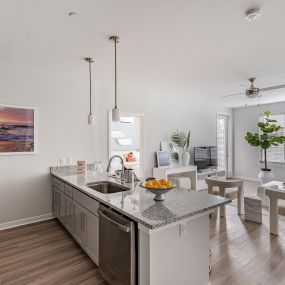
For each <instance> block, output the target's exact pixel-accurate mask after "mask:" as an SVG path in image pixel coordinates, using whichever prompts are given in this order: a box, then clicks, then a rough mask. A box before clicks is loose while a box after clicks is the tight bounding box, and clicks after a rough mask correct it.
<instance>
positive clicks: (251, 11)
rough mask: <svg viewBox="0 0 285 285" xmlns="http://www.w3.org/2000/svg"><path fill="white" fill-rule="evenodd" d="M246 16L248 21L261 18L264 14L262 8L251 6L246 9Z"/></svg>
mask: <svg viewBox="0 0 285 285" xmlns="http://www.w3.org/2000/svg"><path fill="white" fill-rule="evenodd" d="M244 14H245V18H246V20H247V21H248V22H253V21H255V20H256V19H258V18H260V17H261V15H262V10H261V9H260V8H258V7H251V8H248V9H247V10H246V11H245V13H244Z"/></svg>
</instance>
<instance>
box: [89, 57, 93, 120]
mask: <svg viewBox="0 0 285 285" xmlns="http://www.w3.org/2000/svg"><path fill="white" fill-rule="evenodd" d="M89 87H90V94H89V96H90V98H89V99H90V115H91V114H92V107H91V106H92V84H91V59H89Z"/></svg>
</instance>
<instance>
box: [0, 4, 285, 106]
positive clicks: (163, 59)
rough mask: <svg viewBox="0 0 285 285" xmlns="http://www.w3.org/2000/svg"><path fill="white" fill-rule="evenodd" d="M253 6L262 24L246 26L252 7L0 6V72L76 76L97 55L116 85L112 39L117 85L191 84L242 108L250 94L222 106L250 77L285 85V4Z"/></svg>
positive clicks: (100, 75)
mask: <svg viewBox="0 0 285 285" xmlns="http://www.w3.org/2000/svg"><path fill="white" fill-rule="evenodd" d="M254 2H255V3H258V5H260V6H261V7H262V9H263V16H262V17H261V18H260V19H258V20H256V21H255V22H252V23H249V22H247V21H246V20H245V18H244V11H245V10H246V8H248V7H249V6H250V5H251V3H252V1H246V0H239V1H236V0H216V1H213V0H200V1H197V0H175V1H173V0H155V1H153V0H144V1H137V0H77V1H75V0H60V1H59V0H45V1H44V0H21V1H20V0H1V2H0V34H1V37H0V60H1V65H2V67H3V66H5V67H6V68H9V67H10V68H11V69H13V68H15V67H17V68H21V67H23V68H25V70H29V69H32V68H33V69H34V68H37V69H39V70H42V71H43V72H45V73H46V74H49V73H55V74H56V73H60V72H65V73H66V74H67V75H66V76H69V77H71V78H72V77H73V76H77V74H78V72H79V71H81V70H83V69H84V70H85V69H86V65H84V62H83V61H82V58H84V57H86V56H92V57H94V58H95V64H96V81H97V82H109V81H110V82H111V81H112V80H113V74H112V72H111V73H110V70H112V68H113V45H112V43H111V42H110V41H109V40H108V37H109V36H110V35H113V34H117V35H119V36H120V37H121V42H120V44H119V64H120V65H119V68H120V69H119V72H120V73H119V79H120V80H121V81H120V82H125V83H128V82H132V84H145V85H146V86H149V87H151V86H155V85H159V84H163V85H165V86H167V85H169V86H184V87H185V88H189V90H196V91H197V90H199V92H201V93H203V94H206V95H207V96H210V97H214V98H216V100H219V101H220V102H221V104H223V105H225V106H228V107H238V106H243V105H244V104H245V98H244V97H243V96H240V97H237V98H235V99H234V100H233V99H232V98H231V99H229V100H220V99H219V98H220V97H221V96H223V95H227V94H232V93H238V92H240V91H242V90H244V89H245V88H246V86H247V85H248V82H247V79H248V78H249V77H256V78H257V80H256V85H257V86H258V87H260V88H262V87H266V86H272V85H279V84H285V76H284V75H285V56H284V51H285V33H284V27H285V17H284V10H285V1H284V0H271V1H254ZM70 11H75V12H77V13H79V16H78V17H75V18H71V17H69V16H68V13H69V12H70ZM240 85H246V86H240ZM197 92H198V91H197ZM197 94H198V93H197ZM197 94H196V95H194V94H193V93H191V94H190V95H189V96H198V95H197ZM274 101H285V89H284V90H283V91H278V92H277V91H275V92H267V93H266V94H265V93H264V96H263V97H262V98H261V99H260V102H259V103H261V104H262V103H265V102H266V103H270V102H274ZM253 102H254V100H253V101H251V102H248V104H256V103H257V102H256V101H255V102H254V103H253Z"/></svg>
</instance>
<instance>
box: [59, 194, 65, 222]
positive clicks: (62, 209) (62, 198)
mask: <svg viewBox="0 0 285 285" xmlns="http://www.w3.org/2000/svg"><path fill="white" fill-rule="evenodd" d="M58 192H59V194H60V200H59V220H60V221H61V223H62V224H63V225H65V224H66V199H65V194H64V193H63V192H61V191H58Z"/></svg>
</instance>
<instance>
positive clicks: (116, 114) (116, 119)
mask: <svg viewBox="0 0 285 285" xmlns="http://www.w3.org/2000/svg"><path fill="white" fill-rule="evenodd" d="M120 118H121V116H120V110H119V109H118V108H114V109H113V110H112V121H113V122H120Z"/></svg>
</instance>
